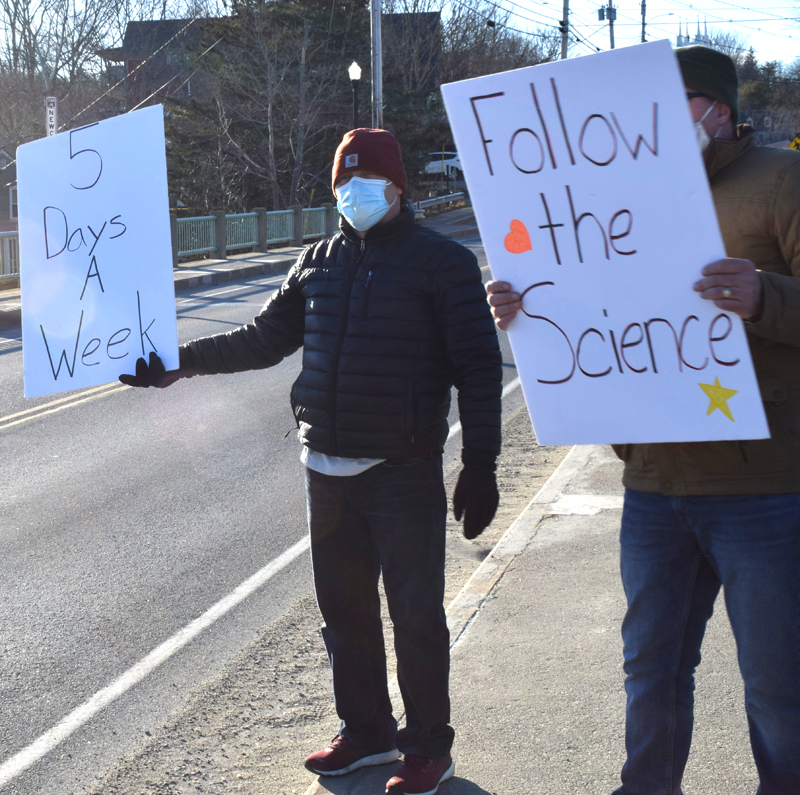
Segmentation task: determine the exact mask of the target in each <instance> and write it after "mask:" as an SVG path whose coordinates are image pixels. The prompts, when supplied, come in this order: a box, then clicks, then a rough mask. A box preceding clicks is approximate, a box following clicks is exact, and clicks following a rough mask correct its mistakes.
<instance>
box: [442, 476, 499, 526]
mask: <svg viewBox="0 0 800 795" xmlns="http://www.w3.org/2000/svg"><path fill="white" fill-rule="evenodd" d="M499 503H500V492H499V491H498V490H497V478H496V477H495V473H494V469H493V468H492V469H490V468H489V467H483V466H479V465H477V464H465V465H464V468H463V469H462V470H461V474H460V475H459V476H458V483H456V489H455V491H454V492H453V513H454V514H455V517H456V521H457V522H460V521H461V516H462V515H463V516H464V538H468V539H469V540H470V541H472V539H473V538H477V537H478V536H479V535H480V534H481V533H482V532H483V531H484V530H485V529H486V528H487V527H488V526H489V525H490V524H491V522H492V519H494V515H495V513H496V512H497V506H498V504H499Z"/></svg>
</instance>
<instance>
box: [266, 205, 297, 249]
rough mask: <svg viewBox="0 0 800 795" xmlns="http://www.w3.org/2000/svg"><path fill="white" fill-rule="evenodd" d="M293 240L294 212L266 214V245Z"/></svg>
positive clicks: (282, 211) (285, 211)
mask: <svg viewBox="0 0 800 795" xmlns="http://www.w3.org/2000/svg"><path fill="white" fill-rule="evenodd" d="M290 240H294V210H274V211H273V212H269V213H267V243H288V242H289V241H290Z"/></svg>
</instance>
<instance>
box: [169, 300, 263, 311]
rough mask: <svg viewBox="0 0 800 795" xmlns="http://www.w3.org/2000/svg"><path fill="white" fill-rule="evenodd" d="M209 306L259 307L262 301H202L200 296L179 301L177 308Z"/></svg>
mask: <svg viewBox="0 0 800 795" xmlns="http://www.w3.org/2000/svg"><path fill="white" fill-rule="evenodd" d="M199 306H201V307H210V306H257V307H258V308H259V309H263V308H264V302H263V301H259V302H257V303H256V302H255V301H204V300H203V299H202V298H197V299H195V300H193V301H191V300H190V301H181V302H180V304H178V310H182V309H196V308H197V307H199Z"/></svg>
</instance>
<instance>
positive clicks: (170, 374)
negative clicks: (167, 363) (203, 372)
mask: <svg viewBox="0 0 800 795" xmlns="http://www.w3.org/2000/svg"><path fill="white" fill-rule="evenodd" d="M192 375H195V373H191V374H190V373H185V372H183V371H182V370H180V369H178V370H165V369H164V362H162V361H161V357H160V356H159V355H158V354H157V353H156V352H155V351H150V363H149V364H148V363H147V362H146V361H145V360H144V359H137V360H136V375H126V374H123V375H121V376H120V377H119V380H120V381H122V383H123V384H126V385H127V386H140V387H145V388H147V387H149V386H154V387H156V388H158V389H164V388H165V387H168V386H171V385H172V384H174V383H175V382H176V381H177V380H178V379H180V378H191V376H192Z"/></svg>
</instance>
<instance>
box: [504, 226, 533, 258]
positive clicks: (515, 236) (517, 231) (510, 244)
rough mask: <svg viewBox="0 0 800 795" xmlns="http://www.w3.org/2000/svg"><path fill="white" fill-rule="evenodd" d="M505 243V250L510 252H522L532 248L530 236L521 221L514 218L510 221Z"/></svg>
mask: <svg viewBox="0 0 800 795" xmlns="http://www.w3.org/2000/svg"><path fill="white" fill-rule="evenodd" d="M505 245H506V251H510V252H511V253H512V254H523V253H524V252H526V251H530V250H531V249H532V248H533V246H532V245H531V237H530V235H529V234H528V230H527V229H526V228H525V224H523V223H522V221H518V220H517V219H516V218H515V219H514V220H513V221H512V222H511V231H510V232H509V233H508V234H507V235H506V240H505Z"/></svg>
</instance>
